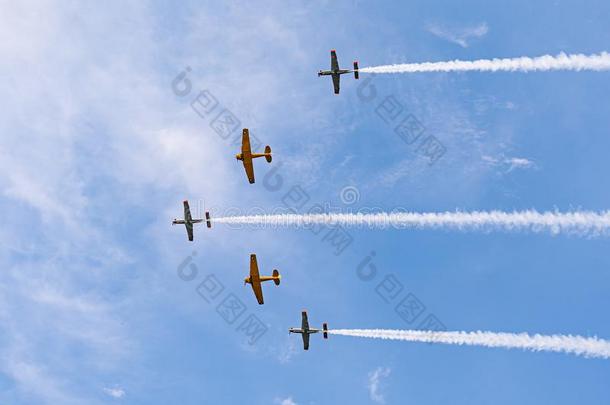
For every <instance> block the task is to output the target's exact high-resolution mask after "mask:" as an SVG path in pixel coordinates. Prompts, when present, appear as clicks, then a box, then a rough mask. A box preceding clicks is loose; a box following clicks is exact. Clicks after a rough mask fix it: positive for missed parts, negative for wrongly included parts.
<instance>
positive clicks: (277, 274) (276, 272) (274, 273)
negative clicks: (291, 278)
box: [273, 270, 282, 285]
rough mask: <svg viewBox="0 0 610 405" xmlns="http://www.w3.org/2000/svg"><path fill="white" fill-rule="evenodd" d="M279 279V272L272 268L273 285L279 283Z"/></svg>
mask: <svg viewBox="0 0 610 405" xmlns="http://www.w3.org/2000/svg"><path fill="white" fill-rule="evenodd" d="M281 279H282V276H280V272H279V271H277V270H273V282H274V283H275V285H280V281H281Z"/></svg>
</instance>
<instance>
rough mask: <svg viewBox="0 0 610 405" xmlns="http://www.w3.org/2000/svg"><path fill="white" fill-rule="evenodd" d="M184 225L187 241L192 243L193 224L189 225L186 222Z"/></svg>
mask: <svg viewBox="0 0 610 405" xmlns="http://www.w3.org/2000/svg"><path fill="white" fill-rule="evenodd" d="M184 225H185V226H186V234H187V235H188V237H189V240H190V241H191V242H192V241H193V224H191V223H190V222H187V223H186V224H184Z"/></svg>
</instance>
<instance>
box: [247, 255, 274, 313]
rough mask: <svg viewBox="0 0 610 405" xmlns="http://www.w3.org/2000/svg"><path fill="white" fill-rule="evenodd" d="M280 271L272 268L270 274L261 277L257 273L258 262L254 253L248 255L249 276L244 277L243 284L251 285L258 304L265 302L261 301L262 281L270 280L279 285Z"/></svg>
mask: <svg viewBox="0 0 610 405" xmlns="http://www.w3.org/2000/svg"><path fill="white" fill-rule="evenodd" d="M280 279H281V276H280V272H279V271H277V270H273V275H272V276H263V277H261V276H260V274H259V273H258V264H257V262H256V255H255V254H251V255H250V276H249V277H246V278H245V279H244V285H246V284H250V285H252V291H254V295H255V296H256V300H257V301H258V303H259V305H263V304H264V303H265V302H264V301H263V289H262V288H261V283H262V282H264V281H271V280H273V282H274V283H275V285H280Z"/></svg>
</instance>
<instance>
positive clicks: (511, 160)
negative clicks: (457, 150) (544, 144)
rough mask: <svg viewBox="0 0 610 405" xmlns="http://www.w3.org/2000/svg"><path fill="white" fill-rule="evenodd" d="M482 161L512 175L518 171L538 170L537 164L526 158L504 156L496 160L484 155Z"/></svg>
mask: <svg viewBox="0 0 610 405" xmlns="http://www.w3.org/2000/svg"><path fill="white" fill-rule="evenodd" d="M482 159H483V161H484V162H485V163H487V164H488V165H490V166H496V167H499V168H501V169H502V170H504V171H505V172H506V173H510V172H512V171H513V170H516V169H521V170H525V169H534V168H536V163H535V162H534V161H532V160H529V159H526V158H519V157H504V156H500V157H498V158H494V157H492V156H488V155H484V156H482Z"/></svg>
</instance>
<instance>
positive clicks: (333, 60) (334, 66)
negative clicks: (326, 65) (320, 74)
mask: <svg viewBox="0 0 610 405" xmlns="http://www.w3.org/2000/svg"><path fill="white" fill-rule="evenodd" d="M330 70H339V62H338V61H337V52H335V50H334V49H333V50H332V51H330Z"/></svg>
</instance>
